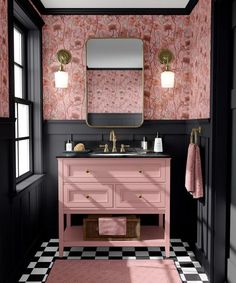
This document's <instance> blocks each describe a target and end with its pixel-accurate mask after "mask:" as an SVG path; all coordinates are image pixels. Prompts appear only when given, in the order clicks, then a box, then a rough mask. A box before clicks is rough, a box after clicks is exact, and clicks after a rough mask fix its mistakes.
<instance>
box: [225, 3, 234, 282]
mask: <svg viewBox="0 0 236 283" xmlns="http://www.w3.org/2000/svg"><path fill="white" fill-rule="evenodd" d="M232 11H233V22H232V29H233V33H232V38H233V42H234V43H233V47H234V49H233V62H234V63H233V76H232V77H233V84H232V92H231V111H232V117H231V119H232V126H231V127H232V139H231V149H230V152H231V186H230V198H231V200H230V211H229V215H230V229H229V250H228V252H229V254H228V275H227V280H228V282H229V283H234V282H235V280H236V227H235V223H236V175H235V172H236V148H235V145H236V1H235V0H234V1H233V9H232Z"/></svg>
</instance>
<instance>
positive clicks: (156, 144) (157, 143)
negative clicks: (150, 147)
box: [154, 133, 163, 152]
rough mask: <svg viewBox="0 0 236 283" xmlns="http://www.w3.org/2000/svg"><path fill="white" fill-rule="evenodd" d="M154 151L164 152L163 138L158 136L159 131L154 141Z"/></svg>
mask: <svg viewBox="0 0 236 283" xmlns="http://www.w3.org/2000/svg"><path fill="white" fill-rule="evenodd" d="M154 152H163V146H162V138H159V137H158V133H157V137H156V138H155V141H154Z"/></svg>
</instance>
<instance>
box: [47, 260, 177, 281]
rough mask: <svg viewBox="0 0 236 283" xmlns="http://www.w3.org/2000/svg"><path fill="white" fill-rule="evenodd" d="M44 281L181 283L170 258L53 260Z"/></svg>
mask: <svg viewBox="0 0 236 283" xmlns="http://www.w3.org/2000/svg"><path fill="white" fill-rule="evenodd" d="M46 283H181V280H180V277H179V274H178V271H177V269H176V267H175V264H174V262H173V260H56V261H55V263H54V265H53V267H52V270H51V272H50V273H49V276H48V278H47V281H46Z"/></svg>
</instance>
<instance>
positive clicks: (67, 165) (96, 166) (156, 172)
mask: <svg viewBox="0 0 236 283" xmlns="http://www.w3.org/2000/svg"><path fill="white" fill-rule="evenodd" d="M124 161H125V162H124ZM63 168H64V175H65V179H64V180H65V181H66V182H78V181H83V182H86V179H88V181H93V180H94V181H98V180H99V179H98V178H116V180H118V179H119V178H120V179H124V178H135V179H136V178H140V179H141V178H143V179H146V180H147V181H149V178H152V179H155V180H156V181H157V182H163V181H165V180H166V171H165V170H166V167H165V160H164V159H158V160H156V159H140V158H132V159H124V158H121V159H118V158H117V159H113V158H106V159H102V158H98V159H86V160H85V159H80V160H79V161H78V160H73V159H71V160H65V161H64V167H63ZM117 178H118V179H117Z"/></svg>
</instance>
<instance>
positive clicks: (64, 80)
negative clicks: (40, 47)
mask: <svg viewBox="0 0 236 283" xmlns="http://www.w3.org/2000/svg"><path fill="white" fill-rule="evenodd" d="M57 60H58V61H59V62H60V64H61V65H60V68H59V70H58V71H57V72H55V86H56V88H67V87H68V73H67V72H66V71H65V70H64V66H63V65H67V64H69V63H70V61H71V53H70V52H69V51H68V50H65V49H61V50H59V51H58V52H57Z"/></svg>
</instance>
